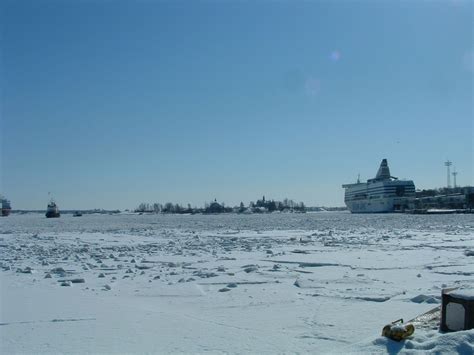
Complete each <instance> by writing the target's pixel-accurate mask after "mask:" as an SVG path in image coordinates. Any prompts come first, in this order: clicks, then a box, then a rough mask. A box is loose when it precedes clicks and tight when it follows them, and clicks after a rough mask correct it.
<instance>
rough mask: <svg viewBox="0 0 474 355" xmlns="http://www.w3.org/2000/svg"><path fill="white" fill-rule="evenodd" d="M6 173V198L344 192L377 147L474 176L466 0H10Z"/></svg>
mask: <svg viewBox="0 0 474 355" xmlns="http://www.w3.org/2000/svg"><path fill="white" fill-rule="evenodd" d="M0 10H1V15H0V16H1V18H0V23H1V55H2V57H1V60H2V65H1V72H0V73H1V82H0V84H1V89H2V101H1V109H2V111H1V125H0V129H1V134H0V137H1V152H0V153H1V165H0V169H1V176H0V178H1V181H0V192H1V193H3V194H5V195H6V196H8V197H9V198H10V199H11V200H12V205H13V207H14V208H18V209H27V208H31V209H41V208H43V209H44V208H45V205H46V203H47V201H48V191H51V192H52V193H53V194H54V196H55V198H56V200H57V201H58V204H59V206H60V207H61V208H63V209H66V208H71V209H74V208H120V209H125V208H133V207H136V206H137V205H138V203H139V202H143V201H145V202H162V203H164V202H167V201H173V202H179V203H183V204H184V203H188V202H189V203H191V204H192V205H198V206H200V205H203V204H204V202H205V201H210V200H212V199H214V198H217V199H218V201H224V202H226V203H227V204H228V205H234V204H237V203H239V202H240V201H244V202H245V203H248V202H249V201H255V200H256V199H257V198H258V197H260V196H261V195H263V194H265V195H266V196H267V197H268V198H274V199H283V198H284V197H288V198H292V199H294V200H296V201H304V202H305V203H306V204H307V205H332V206H342V205H343V204H344V203H343V194H344V192H343V189H342V188H341V184H343V183H348V182H352V181H354V180H355V179H356V177H357V174H358V173H360V174H361V178H362V179H367V178H371V177H373V176H374V175H375V173H376V171H377V168H378V165H379V163H380V161H381V159H382V158H387V159H388V161H389V165H390V167H391V170H392V174H393V175H395V176H399V177H406V178H411V179H413V180H414V181H415V184H416V186H417V188H432V187H440V186H444V185H445V184H446V170H445V167H444V166H443V162H444V161H445V160H446V159H447V158H449V159H450V160H452V161H453V164H454V165H455V166H456V169H457V170H458V171H459V174H458V184H461V185H467V184H471V185H472V184H473V135H474V131H473V103H472V100H473V75H474V73H473V69H474V68H473V67H474V65H473V55H474V51H473V43H474V40H473V39H474V38H473V3H472V2H471V1H456V0H452V1H447V0H446V1H349V0H348V1H342V0H341V1H305V2H303V1H289V0H287V1H258V0H255V1H191V0H187V1H144V0H143V1H106V0H96V1H87V0H82V1H61V0H57V1H41V0H32V1H21V0H20V1H10V0H3V1H2V2H1V5H0Z"/></svg>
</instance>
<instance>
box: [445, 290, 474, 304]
mask: <svg viewBox="0 0 474 355" xmlns="http://www.w3.org/2000/svg"><path fill="white" fill-rule="evenodd" d="M449 295H450V296H452V297H455V298H459V299H463V300H465V301H473V300H474V288H471V289H461V290H455V291H451V292H450V293H449Z"/></svg>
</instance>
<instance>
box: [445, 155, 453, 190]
mask: <svg viewBox="0 0 474 355" xmlns="http://www.w3.org/2000/svg"><path fill="white" fill-rule="evenodd" d="M444 165H445V166H446V168H447V170H448V189H449V188H450V187H451V173H450V168H449V167H450V166H451V165H453V163H452V162H451V161H449V159H448V160H447V161H445V162H444Z"/></svg>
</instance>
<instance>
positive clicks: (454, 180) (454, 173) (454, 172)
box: [452, 167, 458, 188]
mask: <svg viewBox="0 0 474 355" xmlns="http://www.w3.org/2000/svg"><path fill="white" fill-rule="evenodd" d="M453 170H454V171H453V172H452V174H453V182H454V185H453V187H454V188H456V175H457V174H458V172H457V171H456V167H454V169H453Z"/></svg>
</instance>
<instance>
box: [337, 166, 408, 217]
mask: <svg viewBox="0 0 474 355" xmlns="http://www.w3.org/2000/svg"><path fill="white" fill-rule="evenodd" d="M342 187H343V188H345V189H346V193H345V195H344V202H345V203H346V206H347V208H348V209H349V211H351V212H352V213H379V212H397V211H403V210H405V209H408V204H409V203H410V202H411V201H412V200H413V199H414V197H415V184H414V183H413V181H412V180H398V179H397V178H396V177H393V176H391V175H390V169H389V168H388V164H387V159H383V160H382V163H380V168H379V171H378V172H377V175H376V176H375V178H373V179H369V180H367V182H366V183H361V182H360V181H359V180H357V183H355V184H345V185H342Z"/></svg>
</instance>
